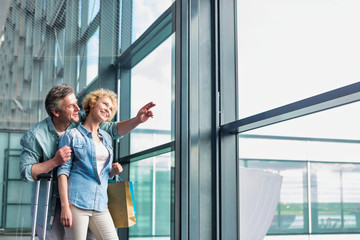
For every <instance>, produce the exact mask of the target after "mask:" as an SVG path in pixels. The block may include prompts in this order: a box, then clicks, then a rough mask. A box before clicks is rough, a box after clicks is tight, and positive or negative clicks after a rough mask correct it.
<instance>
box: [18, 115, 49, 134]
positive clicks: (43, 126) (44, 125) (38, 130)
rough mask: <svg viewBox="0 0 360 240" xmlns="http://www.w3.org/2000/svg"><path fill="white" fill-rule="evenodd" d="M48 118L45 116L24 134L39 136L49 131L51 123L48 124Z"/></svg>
mask: <svg viewBox="0 0 360 240" xmlns="http://www.w3.org/2000/svg"><path fill="white" fill-rule="evenodd" d="M48 118H49V117H47V118H45V119H43V120H41V121H40V122H38V123H36V124H35V125H34V126H32V127H31V128H30V129H29V130H27V131H26V133H25V134H24V136H34V137H36V136H38V135H39V134H43V133H45V132H48V131H49V125H48Z"/></svg>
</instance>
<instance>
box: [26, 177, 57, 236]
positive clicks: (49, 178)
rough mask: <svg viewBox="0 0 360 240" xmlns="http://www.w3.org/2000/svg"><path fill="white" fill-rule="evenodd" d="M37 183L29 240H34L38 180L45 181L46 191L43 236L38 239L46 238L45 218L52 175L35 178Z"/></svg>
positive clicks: (38, 188) (38, 189)
mask: <svg viewBox="0 0 360 240" xmlns="http://www.w3.org/2000/svg"><path fill="white" fill-rule="evenodd" d="M36 177H37V183H36V195H35V204H34V217H33V226H32V233H31V239H32V240H33V239H35V228H36V218H37V209H38V202H39V191H40V180H41V179H46V180H47V181H48V182H47V191H46V202H45V213H44V222H43V236H41V238H40V236H39V239H44V240H45V238H46V223H47V216H48V207H49V198H50V187H51V178H52V175H51V174H50V173H42V174H39V175H37V176H36Z"/></svg>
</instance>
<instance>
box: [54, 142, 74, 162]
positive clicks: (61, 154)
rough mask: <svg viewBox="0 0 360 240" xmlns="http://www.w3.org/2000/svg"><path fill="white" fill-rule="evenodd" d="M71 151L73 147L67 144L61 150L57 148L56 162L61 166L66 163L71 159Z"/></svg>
mask: <svg viewBox="0 0 360 240" xmlns="http://www.w3.org/2000/svg"><path fill="white" fill-rule="evenodd" d="M71 152H72V150H71V148H70V147H68V146H66V145H65V146H63V147H62V148H60V149H59V150H57V152H56V154H55V157H54V160H55V162H56V164H57V165H58V166H60V165H62V164H64V163H66V162H67V161H69V160H70V158H71Z"/></svg>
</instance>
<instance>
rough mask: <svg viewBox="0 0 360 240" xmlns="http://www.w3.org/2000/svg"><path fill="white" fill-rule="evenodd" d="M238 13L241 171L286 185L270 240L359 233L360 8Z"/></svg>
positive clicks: (262, 4) (255, 4)
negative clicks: (276, 176)
mask: <svg viewBox="0 0 360 240" xmlns="http://www.w3.org/2000/svg"><path fill="white" fill-rule="evenodd" d="M236 6H237V10H236V23H237V24H236V26H237V36H236V39H237V41H236V45H237V47H236V49H237V56H236V58H237V59H236V60H237V61H236V65H237V89H238V92H237V97H238V98H237V100H236V101H237V103H238V104H237V111H238V114H237V119H238V121H235V122H233V123H235V124H234V125H233V127H232V133H234V132H235V133H237V134H238V139H237V141H238V142H237V144H238V159H239V165H240V166H241V167H248V168H257V169H263V170H266V171H271V172H274V173H277V174H280V175H281V176H283V185H282V189H281V194H280V202H279V204H278V207H277V210H276V213H275V216H274V219H273V221H272V225H271V226H270V229H269V231H268V237H267V238H266V239H282V238H281V237H279V238H277V237H275V236H273V235H291V234H297V235H301V234H303V235H306V237H305V236H304V237H297V236H295V235H292V236H286V237H285V236H284V238H283V239H320V235H319V236H316V234H321V235H322V236H324V234H333V233H336V234H343V233H351V234H354V233H360V228H359V224H358V206H359V203H360V202H359V200H360V199H359V192H360V188H359V187H358V186H357V185H356V184H353V183H354V182H357V181H359V180H358V178H359V177H358V175H359V174H358V172H359V167H360V157H359V154H358V148H359V144H360V141H359V139H360V131H358V130H357V129H358V128H357V125H358V122H359V120H360V119H359V114H357V112H358V110H359V107H360V104H359V102H358V101H359V100H360V98H359V96H358V92H359V89H358V88H357V87H356V86H358V85H359V76H360V75H359V74H360V71H359V70H358V67H357V65H359V60H360V58H359V56H360V47H359V44H358V43H357V42H359V40H360V31H359V30H358V25H359V24H358V23H359V15H358V14H357V13H356V10H355V9H358V8H359V7H360V5H359V3H358V2H356V1H351V0H345V1H301V2H299V1H282V0H280V1H276V2H269V1H264V0H255V1H249V0H237V1H236ZM346 89H352V90H354V91H353V92H352V93H349V92H346V91H347V90H346ZM229 126H230V124H229ZM229 132H230V130H229ZM239 214H241V212H240V213H239ZM240 231H241V229H240ZM313 234H314V235H313ZM272 236H273V237H272ZM338 236H343V235H338ZM351 236H352V237H353V238H356V236H357V237H358V236H359V235H357V234H355V235H351ZM351 236H350V235H349V238H348V237H345V238H346V239H352V238H351ZM345 238H344V239H345ZM326 239H342V237H339V238H336V235H334V236H333V237H331V236H329V238H326Z"/></svg>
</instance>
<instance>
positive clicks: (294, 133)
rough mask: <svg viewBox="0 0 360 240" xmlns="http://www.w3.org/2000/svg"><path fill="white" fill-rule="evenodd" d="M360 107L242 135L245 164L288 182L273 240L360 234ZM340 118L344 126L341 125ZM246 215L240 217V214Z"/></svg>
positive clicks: (319, 114) (331, 112)
mask: <svg viewBox="0 0 360 240" xmlns="http://www.w3.org/2000/svg"><path fill="white" fill-rule="evenodd" d="M359 106H360V103H358V102H356V103H352V104H347V105H345V106H341V107H337V108H334V109H330V110H327V111H323V112H319V113H315V114H312V115H308V116H303V117H300V118H297V119H293V120H289V121H285V122H280V123H277V124H274V125H270V126H266V127H262V128H259V129H255V130H252V131H248V132H244V133H242V134H240V135H239V158H240V164H241V165H242V166H245V167H249V168H260V169H264V170H268V171H272V172H276V173H278V174H280V175H282V176H283V185H282V189H281V196H280V203H279V205H278V208H277V210H276V213H275V217H274V219H273V222H272V225H271V227H270V229H269V231H268V234H270V235H271V234H291V233H334V232H336V233H342V232H360V227H359V226H360V225H359V214H358V212H359V211H358V207H359V198H360V187H359V186H357V185H356V184H354V183H356V182H358V181H359V180H360V174H359V170H360V156H359V154H358V149H359V146H360V145H359V144H360V140H359V138H360V131H357V130H356V129H354V126H356V125H357V122H358V121H359V119H358V118H359V115H358V114H357V113H356V111H357V109H359ZM339 116H341V121H339ZM240 214H241V213H240Z"/></svg>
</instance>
